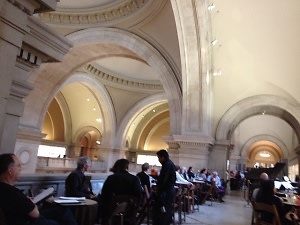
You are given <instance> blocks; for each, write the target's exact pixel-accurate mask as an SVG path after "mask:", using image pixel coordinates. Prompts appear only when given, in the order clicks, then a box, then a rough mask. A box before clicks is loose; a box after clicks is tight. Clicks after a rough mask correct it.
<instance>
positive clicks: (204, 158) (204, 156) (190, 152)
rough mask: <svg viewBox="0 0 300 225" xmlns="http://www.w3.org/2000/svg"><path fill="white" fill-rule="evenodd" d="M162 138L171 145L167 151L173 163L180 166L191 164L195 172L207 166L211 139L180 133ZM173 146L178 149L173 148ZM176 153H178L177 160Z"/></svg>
mask: <svg viewBox="0 0 300 225" xmlns="http://www.w3.org/2000/svg"><path fill="white" fill-rule="evenodd" d="M164 140H165V142H166V143H168V145H169V146H172V147H173V148H172V147H171V149H169V150H168V151H169V152H170V158H171V160H172V161H173V162H174V163H175V164H178V165H179V166H181V167H182V166H185V167H189V166H192V167H193V170H194V171H195V172H197V170H201V169H202V168H206V167H207V166H208V157H209V153H210V151H209V149H210V148H211V146H212V143H211V142H210V141H211V140H200V139H199V138H198V137H191V136H186V137H183V136H181V135H173V136H169V137H164ZM208 143H210V144H208ZM174 146H175V147H176V148H178V149H176V148H174ZM176 154H177V155H178V160H177V158H176Z"/></svg>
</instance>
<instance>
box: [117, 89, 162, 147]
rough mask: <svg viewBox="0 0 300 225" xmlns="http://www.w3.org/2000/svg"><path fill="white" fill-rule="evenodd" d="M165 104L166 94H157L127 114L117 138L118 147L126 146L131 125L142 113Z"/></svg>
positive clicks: (139, 103) (138, 104) (141, 102)
mask: <svg viewBox="0 0 300 225" xmlns="http://www.w3.org/2000/svg"><path fill="white" fill-rule="evenodd" d="M160 102H161V103H164V102H166V96H165V94H163V93H161V94H156V95H152V96H150V97H148V98H145V99H143V100H142V101H140V102H138V103H137V104H136V105H135V106H134V107H132V108H131V110H130V111H129V112H128V113H127V114H126V116H125V117H124V118H123V120H122V121H121V123H120V126H119V129H118V133H117V136H116V139H115V140H116V141H117V142H116V147H118V148H120V149H122V146H125V144H126V140H128V137H127V133H128V129H129V125H130V123H131V121H133V120H134V118H135V117H136V116H137V115H138V114H139V113H140V112H142V111H143V110H144V109H146V108H148V107H149V106H150V105H152V104H157V103H160Z"/></svg>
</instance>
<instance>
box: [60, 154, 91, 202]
mask: <svg viewBox="0 0 300 225" xmlns="http://www.w3.org/2000/svg"><path fill="white" fill-rule="evenodd" d="M88 168H89V158H88V157H87V156H82V157H80V158H79V159H78V160H77V168H76V169H75V170H73V171H72V172H71V173H70V174H69V175H68V176H67V178H66V181H65V196H67V197H86V198H88V199H95V198H96V196H95V194H94V193H93V192H92V190H91V185H90V183H89V182H90V181H87V180H86V177H85V175H84V173H85V172H86V171H87V170H88Z"/></svg>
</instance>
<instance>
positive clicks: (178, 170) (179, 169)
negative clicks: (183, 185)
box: [175, 165, 181, 173]
mask: <svg viewBox="0 0 300 225" xmlns="http://www.w3.org/2000/svg"><path fill="white" fill-rule="evenodd" d="M175 167H176V171H177V172H179V173H180V172H181V168H180V166H178V165H176V166H175Z"/></svg>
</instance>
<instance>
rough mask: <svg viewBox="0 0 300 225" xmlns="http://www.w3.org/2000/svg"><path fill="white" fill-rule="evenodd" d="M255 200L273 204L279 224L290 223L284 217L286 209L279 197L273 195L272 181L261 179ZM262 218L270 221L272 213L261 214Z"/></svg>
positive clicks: (285, 224)
mask: <svg viewBox="0 0 300 225" xmlns="http://www.w3.org/2000/svg"><path fill="white" fill-rule="evenodd" d="M256 202H263V203H266V204H274V205H275V206H276V208H277V211H278V214H279V218H280V220H281V224H284V225H287V224H290V221H289V220H287V219H286V218H285V214H286V211H285V209H284V207H283V203H282V202H281V200H280V198H279V197H277V196H276V195H275V188H274V181H273V180H262V181H261V187H260V188H259V190H258V193H257V196H256ZM262 215H263V217H262V219H263V220H264V221H266V222H272V219H273V218H272V215H270V214H269V213H264V214H262Z"/></svg>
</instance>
